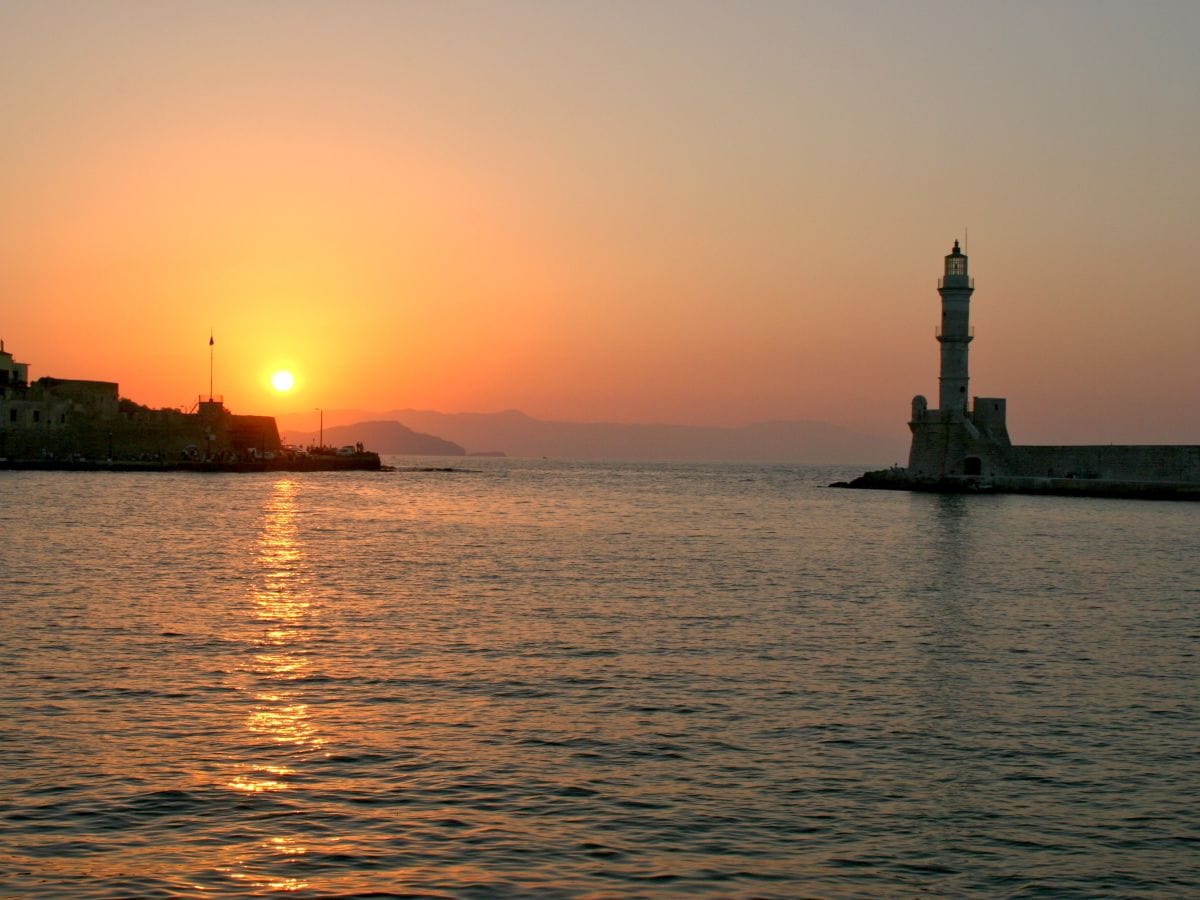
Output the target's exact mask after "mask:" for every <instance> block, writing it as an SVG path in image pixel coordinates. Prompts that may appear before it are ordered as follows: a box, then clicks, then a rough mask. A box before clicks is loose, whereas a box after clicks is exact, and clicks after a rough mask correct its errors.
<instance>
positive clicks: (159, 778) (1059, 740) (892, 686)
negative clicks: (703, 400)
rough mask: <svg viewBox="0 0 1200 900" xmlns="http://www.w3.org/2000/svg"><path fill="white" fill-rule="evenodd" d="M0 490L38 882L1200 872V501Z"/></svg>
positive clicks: (0, 737) (60, 484)
mask: <svg viewBox="0 0 1200 900" xmlns="http://www.w3.org/2000/svg"><path fill="white" fill-rule="evenodd" d="M389 461H390V462H392V463H394V464H395V465H396V466H397V469H396V471H391V472H379V473H366V472H362V473H309V474H281V473H276V474H191V473H177V474H153V475H152V474H127V473H66V472H63V473H53V472H4V473H0V895H2V896H5V897H97V898H99V897H104V898H115V897H215V896H239V897H260V896H269V895H276V894H291V895H294V896H297V897H339V896H340V897H349V896H353V897H359V896H373V897H489V898H490V897H527V896H536V897H547V898H556V897H564V898H566V897H622V898H624V897H683V896H687V897H690V896H699V895H707V896H714V897H755V898H758V897H762V898H775V897H880V896H886V897H916V896H931V895H932V896H976V895H980V896H989V897H992V896H996V897H1102V896H1120V897H1186V896H1197V894H1200V657H1198V655H1197V648H1198V647H1200V553H1198V552H1197V551H1198V536H1200V504H1187V503H1171V502H1151V501H1136V500H1104V499H1091V498H1056V497H1019V496H934V495H923V494H909V493H893V492H873V491H850V490H837V489H832V488H829V487H828V486H827V485H828V484H829V483H830V482H833V481H836V480H839V479H844V478H847V477H850V476H853V475H855V474H858V473H859V471H861V468H860V467H805V466H787V465H772V466H767V465H742V464H736V465H735V464H728V465H723V464H699V463H691V464H667V463H593V462H589V463H575V462H563V461H555V460H515V459H475V458H466V459H461V458H460V459H452V460H450V459H430V460H423V459H413V458H395V459H391V460H389Z"/></svg>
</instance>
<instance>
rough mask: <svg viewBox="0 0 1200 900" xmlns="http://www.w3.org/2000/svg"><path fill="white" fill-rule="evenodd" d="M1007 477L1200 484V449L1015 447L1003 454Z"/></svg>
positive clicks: (1104, 446) (1124, 446)
mask: <svg viewBox="0 0 1200 900" xmlns="http://www.w3.org/2000/svg"><path fill="white" fill-rule="evenodd" d="M1004 457H1005V458H1004V472H1003V474H1004V475H1007V476H1017V477H1025V478H1055V479H1061V478H1070V479H1087V480H1091V479H1101V480H1106V481H1129V482H1142V481H1152V482H1166V483H1172V482H1200V446H1183V445H1173V444H1157V445H1156V444H1146V445H1127V444H1097V445H1081V446H1060V447H1056V446H1033V445H1026V446H1016V447H1012V448H1010V449H1009V450H1008V451H1007V452H1006V453H1005V454H1004Z"/></svg>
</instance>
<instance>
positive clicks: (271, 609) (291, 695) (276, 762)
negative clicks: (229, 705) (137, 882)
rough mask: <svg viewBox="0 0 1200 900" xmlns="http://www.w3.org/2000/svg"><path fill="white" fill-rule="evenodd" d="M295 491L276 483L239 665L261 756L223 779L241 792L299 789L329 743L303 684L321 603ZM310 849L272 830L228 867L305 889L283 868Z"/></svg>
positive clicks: (260, 887) (251, 882) (257, 884)
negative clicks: (305, 769) (314, 591)
mask: <svg viewBox="0 0 1200 900" xmlns="http://www.w3.org/2000/svg"><path fill="white" fill-rule="evenodd" d="M297 492H298V485H297V484H296V482H294V481H291V480H289V479H281V480H279V481H277V482H275V484H274V487H273V490H272V492H271V495H270V497H269V498H268V500H267V503H266V506H265V509H264V515H263V520H262V530H261V532H260V534H259V538H258V557H257V563H258V567H259V575H258V577H257V578H256V579H255V584H254V588H253V591H252V594H251V596H250V600H251V604H250V608H249V613H250V615H251V617H252V621H253V626H254V627H253V629H252V631H251V633H250V635H249V636H248V637H247V641H248V643H249V650H250V652H249V653H248V654H247V657H246V661H245V662H244V663H243V665H242V667H241V669H242V675H243V676H244V677H246V678H247V679H248V681H249V683H248V685H247V689H248V691H249V693H250V695H251V696H252V697H253V699H254V704H253V706H252V708H251V709H250V711H249V712H248V713H247V715H246V718H245V721H244V727H245V731H246V732H247V733H248V734H249V735H250V736H252V738H253V740H252V741H251V743H250V744H249V747H248V749H249V751H250V752H251V753H253V754H254V755H257V756H259V759H258V760H256V761H254V762H250V763H244V764H243V765H241V766H240V767H239V771H237V772H235V773H234V774H233V775H232V777H230V778H228V779H227V780H226V781H225V786H226V787H227V788H228V789H230V790H232V791H236V792H238V793H240V794H243V795H269V794H273V793H281V792H286V791H289V790H292V789H294V786H295V781H296V779H297V778H299V777H301V772H300V771H299V769H300V768H301V766H300V765H299V764H300V763H302V762H303V760H304V758H305V755H307V753H309V752H311V751H313V750H316V749H319V748H320V747H322V746H323V745H324V743H325V740H324V738H323V737H322V736H321V735H320V733H319V731H318V729H317V727H316V725H315V723H314V721H313V718H312V715H311V712H310V704H309V703H308V702H306V698H305V696H304V694H303V693H302V685H301V684H300V680H301V679H303V678H304V677H305V676H306V675H308V673H309V672H310V670H311V668H312V664H313V659H312V656H311V650H310V649H309V644H310V641H311V635H312V632H313V628H314V626H315V624H316V622H315V613H316V606H315V605H314V604H313V602H312V600H311V592H310V589H309V583H308V575H307V572H306V569H305V558H304V549H303V546H302V544H301V542H300V541H299V539H298V533H297V532H298V515H297V506H296V499H297ZM292 763H295V764H292ZM306 852H307V849H306V847H305V846H304V845H303V844H301V843H300V842H299V840H298V839H297V838H296V837H293V836H290V835H274V836H271V837H269V838H267V839H265V840H263V841H261V842H259V843H258V844H256V845H255V847H254V849H253V850H249V849H247V850H246V851H245V852H237V853H236V855H235V857H234V858H233V860H231V862H232V865H229V866H226V867H222V869H223V871H225V872H226V874H227V875H228V876H229V877H230V878H232V879H235V880H236V881H237V882H238V883H239V884H241V885H242V886H245V887H247V888H253V889H254V890H256V891H264V892H267V891H269V892H290V891H297V890H302V889H304V888H306V887H308V886H309V882H308V881H306V880H304V879H303V878H296V877H291V876H289V875H287V874H285V872H286V867H287V866H288V865H289V864H294V862H295V860H296V859H297V858H298V857H301V856H303V855H304V854H305V853H306ZM281 869H282V871H281Z"/></svg>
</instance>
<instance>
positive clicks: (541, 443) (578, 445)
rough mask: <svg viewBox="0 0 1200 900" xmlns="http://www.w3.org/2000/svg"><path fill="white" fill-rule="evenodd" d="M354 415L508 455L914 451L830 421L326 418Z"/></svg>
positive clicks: (786, 456) (850, 458)
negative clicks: (732, 424)
mask: <svg viewBox="0 0 1200 900" xmlns="http://www.w3.org/2000/svg"><path fill="white" fill-rule="evenodd" d="M356 417H362V418H372V419H390V420H395V421H396V422H401V423H403V424H404V425H406V426H408V428H410V429H413V430H414V431H418V432H424V433H426V434H436V435H440V436H441V437H443V438H445V439H446V440H449V441H453V442H454V443H455V444H457V445H461V447H465V448H466V449H467V450H468V451H469V452H472V453H479V452H488V451H501V452H503V453H506V454H507V455H509V456H526V457H530V456H532V457H539V456H549V457H558V458H566V459H644V460H665V459H676V460H709V461H717V460H727V461H739V460H740V461H747V462H798V463H817V464H819V463H847V464H850V463H862V464H867V465H881V464H888V463H893V462H898V461H902V460H903V459H904V458H905V457H906V456H907V453H908V446H907V442H906V441H904V440H902V439H901V438H900V437H899V436H897V437H896V438H881V437H878V436H873V435H865V434H860V433H858V432H854V431H850V430H849V429H846V428H841V427H839V426H837V425H832V424H830V423H828V422H760V423H757V424H754V425H746V426H743V427H740V428H718V427H711V426H696V425H628V424H618V423H606V422H588V423H584V422H550V421H544V420H541V419H534V418H532V417H530V416H527V415H525V414H524V413H522V412H518V411H516V410H509V411H507V412H500V413H439V412H431V411H428V410H415V409H398V410H392V411H390V412H385V413H367V412H362V411H357V410H338V411H326V413H325V419H326V421H327V422H328V421H330V420H331V418H333V419H334V420H336V421H339V422H346V421H353V420H354V419H355V418H356ZM293 421H294V419H293ZM311 421H312V416H311V415H309V416H307V417H306V424H309V423H311ZM370 424H373V425H379V424H382V423H379V422H375V423H370ZM309 427H311V425H310V426H309ZM355 427H358V426H355ZM325 432H326V443H333V441H332V440H331V439H330V438H329V435H330V434H331V433H332V430H331V429H330V428H326V429H325ZM339 433H340V432H339ZM351 433H352V432H347V434H351ZM360 433H361V432H360ZM339 440H341V439H339ZM356 440H362V441H363V442H364V443H365V444H367V445H368V447H370V448H371V449H375V450H379V451H380V452H382V453H389V452H407V451H393V450H387V449H385V448H384V447H383V446H382V444H379V445H378V446H377V445H376V444H375V443H372V441H370V440H368V439H365V438H363V437H353V436H350V437H348V438H347V439H346V440H345V442H346V443H353V442H354V441H356Z"/></svg>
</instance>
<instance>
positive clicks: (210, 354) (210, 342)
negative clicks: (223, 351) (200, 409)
mask: <svg viewBox="0 0 1200 900" xmlns="http://www.w3.org/2000/svg"><path fill="white" fill-rule="evenodd" d="M212 386H213V335H212V329H211V328H210V329H208V402H209V403H212V397H213V395H212Z"/></svg>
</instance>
